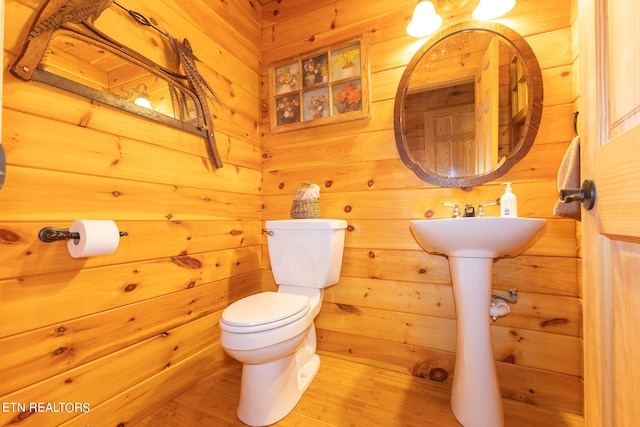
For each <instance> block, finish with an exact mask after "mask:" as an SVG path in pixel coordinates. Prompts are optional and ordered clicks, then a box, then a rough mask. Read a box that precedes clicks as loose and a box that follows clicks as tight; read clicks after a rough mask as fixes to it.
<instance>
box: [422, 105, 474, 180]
mask: <svg viewBox="0 0 640 427" xmlns="http://www.w3.org/2000/svg"><path fill="white" fill-rule="evenodd" d="M424 116H425V120H424V128H425V132H424V133H425V138H424V142H425V144H424V145H425V149H424V151H425V158H424V162H423V164H424V165H425V167H426V168H428V169H430V170H434V171H438V172H439V173H440V174H443V175H447V176H469V175H474V174H475V161H474V158H475V128H474V123H475V120H474V117H475V112H474V108H473V104H471V103H467V104H463V105H459V106H451V107H442V108H439V109H437V110H434V111H427V112H425V113H424Z"/></svg>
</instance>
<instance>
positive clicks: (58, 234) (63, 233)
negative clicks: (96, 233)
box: [38, 227, 129, 243]
mask: <svg viewBox="0 0 640 427" xmlns="http://www.w3.org/2000/svg"><path fill="white" fill-rule="evenodd" d="M128 235H129V233H127V232H126V231H120V237H124V236H128ZM38 237H39V238H40V240H42V241H43V242H45V243H51V242H56V241H58V240H69V239H79V238H80V233H78V232H77V231H69V229H68V228H55V227H45V228H43V229H42V230H40V232H39V233H38Z"/></svg>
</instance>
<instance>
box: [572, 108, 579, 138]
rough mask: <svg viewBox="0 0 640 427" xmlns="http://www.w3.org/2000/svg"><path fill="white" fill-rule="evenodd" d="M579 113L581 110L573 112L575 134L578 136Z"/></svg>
mask: <svg viewBox="0 0 640 427" xmlns="http://www.w3.org/2000/svg"><path fill="white" fill-rule="evenodd" d="M578 114H580V111H576V112H575V113H573V136H578Z"/></svg>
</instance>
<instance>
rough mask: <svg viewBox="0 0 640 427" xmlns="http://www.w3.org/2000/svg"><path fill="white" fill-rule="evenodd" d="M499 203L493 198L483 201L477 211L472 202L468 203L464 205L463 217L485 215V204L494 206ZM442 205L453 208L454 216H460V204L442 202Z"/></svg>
mask: <svg viewBox="0 0 640 427" xmlns="http://www.w3.org/2000/svg"><path fill="white" fill-rule="evenodd" d="M497 204H498V201H497V200H492V201H490V202H482V203H480V204H479V205H478V210H477V211H476V210H475V208H474V207H473V205H472V204H471V203H467V204H465V205H464V212H463V214H462V217H463V218H473V217H475V216H479V217H483V216H485V213H484V207H485V206H493V205H497ZM442 206H447V207H450V208H453V215H452V217H453V218H460V208H459V207H458V205H456V204H455V203H451V202H442Z"/></svg>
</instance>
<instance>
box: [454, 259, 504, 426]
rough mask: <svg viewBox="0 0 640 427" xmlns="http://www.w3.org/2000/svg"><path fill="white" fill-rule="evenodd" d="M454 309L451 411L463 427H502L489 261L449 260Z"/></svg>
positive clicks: (502, 418) (490, 260)
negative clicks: (491, 327)
mask: <svg viewBox="0 0 640 427" xmlns="http://www.w3.org/2000/svg"><path fill="white" fill-rule="evenodd" d="M449 268H450V270H451V279H452V281H453V297H454V300H455V306H456V320H457V321H456V336H457V337H456V346H457V349H456V364H455V372H454V375H453V387H452V390H451V409H452V410H453V414H454V415H455V417H456V418H457V419H458V421H459V422H460V423H461V424H462V425H463V426H465V427H502V426H503V425H504V415H503V411H502V397H501V395H500V386H499V385H498V376H497V374H496V365H495V361H494V358H493V347H492V340H491V331H490V326H491V324H490V320H489V319H490V317H489V306H490V304H491V283H492V271H493V259H492V258H459V257H449Z"/></svg>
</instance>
